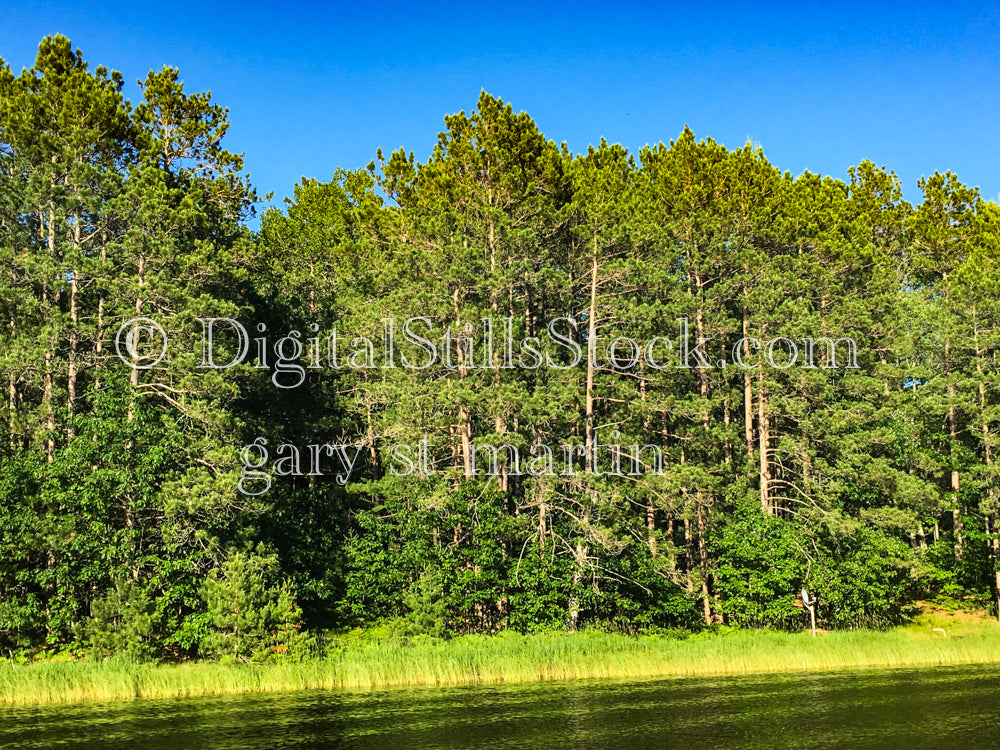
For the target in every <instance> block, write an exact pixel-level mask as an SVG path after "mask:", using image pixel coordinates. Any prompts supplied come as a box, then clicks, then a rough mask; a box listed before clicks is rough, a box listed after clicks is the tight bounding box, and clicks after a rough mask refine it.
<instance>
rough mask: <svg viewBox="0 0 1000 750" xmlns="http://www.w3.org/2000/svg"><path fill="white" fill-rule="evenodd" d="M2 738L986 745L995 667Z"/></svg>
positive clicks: (437, 701)
mask: <svg viewBox="0 0 1000 750" xmlns="http://www.w3.org/2000/svg"><path fill="white" fill-rule="evenodd" d="M0 747H2V748H57V747H72V748H127V747H141V748H151V749H161V750H173V749H174V748H176V749H177V750H181V749H183V750H188V749H189V748H243V749H253V748H343V749H345V750H346V749H347V748H351V749H356V750H367V749H368V748H372V749H374V748H378V749H379V750H384V749H395V748H428V749H429V748H532V749H537V750H545V749H547V748H594V750H598V749H599V750H640V749H641V748H685V749H686V750H688V749H690V750H712V749H714V748H850V749H852V750H854V749H856V748H880V750H891V749H892V748H906V750H914V749H916V748H948V749H949V750H953V749H957V750H961V749H962V748H983V749H986V748H997V747H1000V666H996V665H993V666H989V667H948V668H934V669H897V670H891V671H888V670H880V671H853V672H836V673H796V674H789V675H766V676H765V675H761V676H753V677H725V678H685V679H671V680H655V681H641V682H635V681H630V682H620V681H608V680H600V681H597V680H594V681H575V682H572V681H571V682H556V683H547V684H546V683H541V684H531V685H502V686H470V687H453V688H443V689H413V690H385V691H377V692H361V691H336V692H333V691H308V692H300V693H283V694H273V695H252V696H226V697H219V698H183V699H170V700H145V701H129V702H118V703H100V704H79V705H72V706H47V707H42V708H16V709H11V708H8V709H0Z"/></svg>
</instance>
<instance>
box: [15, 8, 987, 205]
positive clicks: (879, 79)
mask: <svg viewBox="0 0 1000 750" xmlns="http://www.w3.org/2000/svg"><path fill="white" fill-rule="evenodd" d="M142 5H144V4H141V3H138V2H128V3H124V2H115V1H105V2H93V3H88V4H86V5H84V4H79V3H59V2H52V3H41V2H17V3H11V2H4V3H3V6H5V7H2V8H0V18H2V23H0V57H2V58H3V59H4V60H6V61H7V62H8V63H9V64H10V66H11V67H12V68H13V69H14V70H15V71H18V70H20V69H21V68H22V67H24V66H30V65H31V63H32V62H33V60H34V55H35V51H36V49H37V46H38V42H39V41H40V40H41V38H42V37H43V36H45V35H47V34H53V33H62V34H65V35H66V36H68V37H69V38H70V39H72V41H73V43H74V45H76V46H77V47H80V48H81V49H82V51H83V53H84V57H85V58H86V59H87V60H88V61H90V63H91V65H92V66H93V65H97V64H104V65H107V66H108V67H110V68H114V69H117V70H121V71H122V72H123V73H125V76H126V80H127V81H128V83H129V86H128V94H129V96H130V98H131V99H132V100H133V102H135V101H137V100H138V98H139V97H138V88H137V87H136V86H135V80H136V79H137V78H139V77H144V75H145V73H146V71H148V70H149V69H150V68H156V69H159V68H161V67H162V66H163V65H168V64H169V65H173V66H176V67H178V68H180V71H181V77H182V78H183V79H184V81H185V83H186V86H187V89H188V90H189V91H195V90H206V89H207V90H210V91H211V92H212V94H213V99H214V100H215V101H217V102H218V103H220V104H223V105H225V106H227V107H229V109H230V117H231V119H232V123H233V124H232V127H231V129H230V134H229V138H228V146H229V148H230V150H233V151H238V152H244V153H245V154H246V166H247V169H248V171H249V172H250V175H251V180H252V181H253V183H254V185H255V186H256V187H257V188H258V191H259V192H260V193H261V195H263V194H264V193H266V192H269V191H274V192H275V202H276V203H280V201H281V198H282V197H284V196H285V195H288V194H290V193H291V190H292V186H293V185H294V183H295V182H296V181H298V180H299V179H300V178H301V177H302V176H303V175H305V176H309V177H317V178H320V179H328V178H329V177H330V176H331V175H332V173H333V171H334V169H336V168H337V167H346V168H356V167H361V166H364V165H365V164H367V163H368V162H369V161H371V159H373V158H374V155H375V151H376V149H377V148H378V147H382V148H383V150H384V151H386V152H389V151H391V150H393V149H395V148H398V147H400V146H405V147H406V148H407V149H408V150H411V149H412V150H413V151H415V152H416V155H417V158H418V159H423V158H425V157H426V156H427V154H428V153H429V152H430V149H431V148H432V147H433V144H434V142H435V140H436V135H437V133H438V132H439V131H440V130H442V128H443V125H444V123H443V117H444V115H445V114H447V113H452V112H457V111H459V110H463V109H464V110H466V111H469V110H470V109H472V108H473V107H474V106H475V103H476V100H477V98H478V96H479V91H480V89H481V88H482V89H486V91H488V92H489V93H491V94H493V95H496V96H500V97H502V98H503V99H504V100H505V101H509V102H511V103H512V104H513V105H514V107H515V109H517V110H526V111H527V112H528V113H529V114H531V115H532V117H533V118H534V119H535V121H536V122H537V123H538V125H539V127H540V129H541V130H542V131H543V132H544V133H545V134H546V135H547V136H548V137H549V138H551V139H553V140H555V141H557V142H562V141H566V142H567V143H568V145H569V147H570V148H571V149H573V150H574V151H581V150H585V149H586V147H587V145H588V144H590V143H596V142H598V141H599V140H600V139H601V137H602V136H603V137H605V138H607V139H608V140H609V141H611V142H619V143H622V144H623V145H625V146H626V147H628V148H629V149H631V150H633V151H637V150H638V149H639V148H641V147H642V146H643V145H645V144H647V143H656V142H658V141H664V142H668V141H669V140H671V139H672V138H675V137H676V136H677V134H678V133H680V131H681V130H682V129H683V127H684V125H685V124H688V125H690V126H691V128H692V129H693V130H694V132H695V134H696V135H697V136H698V137H699V138H704V137H711V138H713V139H715V140H716V141H719V142H721V143H724V144H725V145H726V146H729V147H739V146H741V145H743V144H744V143H745V142H746V141H747V140H748V139H749V140H751V141H753V142H754V143H755V144H759V145H761V146H762V147H763V148H764V153H765V154H766V155H767V157H768V159H769V160H770V161H771V162H772V163H773V164H775V165H776V166H777V167H779V168H780V169H782V170H790V171H791V172H792V173H793V174H800V173H801V172H802V171H803V170H806V169H808V170H810V171H812V172H819V173H822V174H830V175H833V176H836V177H845V176H846V170H847V168H848V167H849V166H851V165H853V164H857V163H858V162H859V161H861V160H863V159H866V158H867V159H871V160H872V161H874V162H875V163H876V164H879V165H882V164H885V165H887V166H888V167H889V168H891V169H894V170H895V171H896V172H897V174H899V175H900V177H901V178H902V180H903V189H904V194H905V196H906V197H907V198H908V199H909V200H911V201H919V198H920V192H919V190H918V189H917V187H916V181H917V179H918V178H919V177H920V176H921V175H926V174H930V173H932V172H933V171H934V170H935V169H937V170H941V171H944V170H945V169H951V170H952V171H954V172H956V173H957V174H958V175H959V177H960V178H961V179H962V180H963V181H964V182H966V183H967V184H970V185H978V186H979V187H980V189H981V191H982V194H983V195H984V196H985V197H987V198H991V199H994V200H995V199H997V198H998V196H1000V142H998V135H1000V127H998V126H1000V8H998V7H997V6H996V5H995V4H993V3H959V4H957V5H954V6H952V7H950V8H948V7H945V6H944V5H943V4H940V5H939V4H931V3H926V4H920V3H877V2H874V3H873V2H869V3H863V4H862V3H858V4H839V5H837V6H835V7H834V6H833V5H832V4H830V3H816V4H811V3H801V2H800V3H794V4H793V3H789V4H771V5H769V6H767V7H766V8H753V7H751V6H750V5H748V4H746V3H734V4H726V3H717V4H712V3H705V2H700V3H698V2H696V3H678V4H669V3H650V4H644V3H633V4H629V5H628V6H627V7H626V8H624V9H618V8H615V7H612V6H610V5H604V4H597V3H593V4H588V3H575V4H560V5H553V6H551V7H546V6H543V5H541V4H526V3H525V4H522V3H516V2H507V3H490V4H486V5H483V6H482V7H480V8H476V7H474V6H473V5H466V4H462V3H450V2H447V3H446V2H439V3H433V4H427V5H421V4H420V3H416V2H414V3H393V2H383V3H378V4H377V5H372V6H370V7H361V5H360V4H358V3H344V4H340V3H333V4H327V5H326V6H325V7H324V8H315V7H310V5H309V4H306V3H295V2H291V3H278V2H272V3H258V2H253V1H252V0H246V1H244V2H239V3H213V2H207V1H203V2H198V3H189V2H171V3H164V4H159V5H157V6H154V7H152V8H147V7H141V6H142Z"/></svg>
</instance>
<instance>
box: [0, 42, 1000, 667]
mask: <svg viewBox="0 0 1000 750" xmlns="http://www.w3.org/2000/svg"><path fill="white" fill-rule="evenodd" d="M139 86H140V88H141V95H142V100H141V101H140V102H139V103H137V104H133V103H132V102H130V101H128V100H126V99H125V97H124V94H123V87H124V78H123V76H122V74H120V73H118V72H114V71H109V70H108V69H107V68H104V67H94V68H92V67H91V66H89V65H88V64H87V62H85V61H84V59H83V57H82V55H81V52H80V51H79V50H74V48H73V47H72V45H71V44H70V42H69V40H67V39H66V38H64V37H61V36H55V37H49V38H46V39H45V40H43V41H42V43H41V45H40V47H39V50H38V57H37V61H36V63H35V65H34V67H33V68H31V69H30V70H24V71H22V72H21V73H20V74H15V73H14V72H12V71H11V70H10V68H9V66H7V65H6V64H3V63H2V61H0V386H2V390H3V394H2V404H0V412H2V418H0V421H2V428H3V436H2V438H0V649H3V650H4V651H8V650H9V651H11V652H17V651H21V652H25V653H27V652H37V651H40V650H42V649H48V650H50V651H51V650H56V649H63V650H66V649H69V650H72V651H74V652H81V653H82V652H91V653H98V654H112V653H119V652H124V653H128V654H131V655H133V656H137V657H152V658H179V657H184V656H196V655H197V656H203V657H212V656H222V655H230V656H236V657H239V658H243V659H259V658H263V657H264V656H267V655H275V654H282V653H285V654H300V653H304V651H305V650H307V649H310V648H312V647H313V646H314V645H315V644H316V643H317V642H322V638H323V635H324V633H330V632H337V631H344V630H349V629H352V628H358V627H362V628H370V627H375V626H379V627H384V628H388V629H390V630H392V631H393V632H398V633H399V634H400V635H402V636H420V635H423V636H434V637H447V636H448V635H449V634H452V633H470V632H479V633H496V632H499V631H501V630H504V629H513V630H517V631H522V632H525V631H533V630H546V629H568V630H573V629H578V628H584V627H592V628H605V629H613V630H617V631H622V632H626V633H635V632H638V631H661V630H670V629H687V630H693V629H700V628H711V627H717V626H719V625H720V624H725V625H727V626H736V627H771V628H784V629H800V628H802V627H803V626H804V625H805V624H806V623H807V616H806V615H805V614H804V610H803V609H802V608H801V603H800V602H797V596H798V592H799V591H800V590H801V589H802V588H803V587H805V588H807V589H808V590H809V591H810V592H812V593H813V594H814V595H815V596H816V597H817V598H818V610H817V616H818V619H819V622H820V624H821V626H823V627H827V628H853V627H882V626H886V625H890V624H893V623H896V622H901V621H903V620H904V619H905V618H906V617H907V616H908V615H910V614H912V612H913V611H914V608H915V607H916V606H918V605H917V602H921V601H936V602H939V603H947V604H950V605H951V606H956V605H963V606H971V607H984V608H989V609H991V611H993V612H994V613H995V612H996V610H997V595H998V585H1000V504H998V485H997V476H998V472H997V465H996V461H997V458H998V456H997V452H998V433H1000V396H998V394H1000V209H998V206H997V205H996V204H995V203H993V202H989V201H986V200H984V199H983V198H982V197H981V196H980V195H979V194H978V191H977V190H976V189H975V188H970V187H967V186H966V185H964V184H962V183H961V182H960V181H959V178H958V177H957V176H956V175H954V174H952V173H950V172H947V173H945V174H940V173H937V172H935V173H934V174H933V175H931V176H929V177H926V178H924V179H922V180H921V181H920V182H919V183H918V185H917V187H918V188H919V191H920V194H921V201H920V203H919V205H911V204H910V203H908V202H907V201H905V200H904V199H903V197H902V186H901V184H900V181H899V179H898V178H897V177H896V175H895V174H894V173H893V172H891V171H889V170H887V169H886V168H885V167H878V166H876V165H875V164H873V163H871V162H869V161H865V162H862V163H861V164H859V165H857V166H855V167H852V168H850V169H848V170H847V174H846V179H835V178H832V177H828V176H820V175H815V174H810V173H808V172H806V173H804V174H802V175H801V176H798V177H793V176H791V175H790V174H789V173H787V172H785V173H782V172H781V171H779V170H778V169H776V168H775V167H774V166H772V165H771V164H770V163H768V161H767V160H766V158H765V157H764V154H763V152H762V151H761V149H760V148H755V147H753V146H751V145H747V146H744V147H742V148H737V149H727V148H725V147H724V146H722V145H720V144H718V143H715V142H713V141H712V140H710V139H707V140H700V141H699V140H697V139H696V137H695V135H694V134H693V133H692V132H691V131H690V130H689V129H687V128H685V129H684V130H683V131H682V132H681V133H680V134H679V135H678V136H677V137H676V138H675V139H674V140H672V141H670V142H669V144H668V145H665V144H663V143H659V144H656V145H653V146H647V147H646V148H644V149H642V150H641V151H640V152H639V153H637V154H630V153H629V152H628V151H627V150H625V149H624V148H622V147H620V146H618V145H609V144H608V143H606V142H604V141H603V140H602V141H601V142H600V145H599V146H594V147H591V148H589V149H588V150H587V152H586V153H581V154H574V153H572V152H570V150H569V149H568V148H567V147H566V145H565V144H563V145H562V146H560V145H557V144H556V143H555V142H553V141H551V140H548V139H547V138H546V137H545V136H544V135H543V134H542V133H541V132H539V130H538V128H537V126H536V124H535V123H534V122H533V121H532V119H531V118H530V117H529V116H528V115H527V114H525V113H524V112H521V113H517V112H515V110H514V109H513V108H512V107H511V105H510V104H507V103H505V102H503V101H502V100H501V99H498V98H495V97H493V96H491V95H489V94H487V93H485V92H484V93H482V94H481V95H480V96H479V99H478V101H477V102H475V108H474V109H472V110H471V111H470V112H469V113H466V112H464V111H463V112H460V113H458V114H455V115H450V116H446V117H445V118H444V130H443V132H441V133H439V134H438V136H437V140H436V142H435V141H433V139H432V138H429V139H428V142H427V143H426V144H415V145H416V146H417V147H418V148H420V149H422V150H428V151H429V147H430V146H431V145H433V150H432V151H429V152H430V156H429V158H428V159H427V161H426V162H419V161H417V160H416V159H415V157H414V155H413V153H412V152H407V151H405V150H399V151H396V152H394V153H391V154H389V155H388V156H386V155H384V154H383V153H382V152H379V153H378V154H375V155H373V156H374V157H375V159H374V160H373V161H372V163H371V164H369V165H368V166H367V167H364V168H361V169H356V170H353V171H348V170H342V171H338V172H337V173H336V174H334V175H333V176H332V179H331V180H330V181H328V182H319V181H317V180H312V179H303V180H302V181H301V183H300V184H298V185H296V186H295V188H294V195H293V196H292V197H291V198H289V199H287V201H286V205H285V208H284V210H276V209H268V210H267V211H265V212H263V214H262V216H260V222H259V230H257V231H253V230H251V229H250V228H249V226H250V225H254V224H253V222H250V219H251V218H252V217H253V216H254V215H255V211H256V210H257V207H258V206H259V205H260V201H259V199H258V196H257V194H256V193H255V191H254V189H253V187H252V185H251V184H250V182H249V179H248V178H247V177H246V175H245V173H244V171H243V163H242V157H241V156H240V155H237V154H233V153H230V152H229V151H227V150H226V148H225V146H224V140H225V135H226V131H227V128H228V126H229V121H228V112H227V110H226V109H224V108H223V107H222V106H220V105H219V104H217V103H214V102H213V101H212V99H211V97H210V96H209V95H208V94H207V93H193V92H190V91H186V90H185V88H184V85H183V82H182V79H181V76H180V73H179V72H178V71H177V70H176V69H172V68H164V69H163V70H161V71H158V72H150V73H149V74H148V75H147V76H146V77H145V78H144V79H142V80H140V81H139ZM666 127H671V126H669V124H668V125H667V126H666ZM675 132H676V131H675ZM429 135H430V134H429ZM666 135H669V134H666ZM303 167H304V168H308V165H303ZM137 317H143V318H149V319H151V320H153V321H156V322H157V323H158V324H159V325H160V326H162V328H163V330H164V332H165V333H166V336H167V340H168V342H169V346H167V347H166V351H165V356H163V358H162V359H160V360H159V361H158V362H156V364H154V365H153V366H151V367H146V368H140V367H138V366H136V364H137V362H138V359H139V355H140V352H139V348H140V344H142V345H145V344H147V343H149V342H147V341H145V338H143V337H144V336H145V334H143V333H142V332H141V331H140V332H138V333H135V334H129V335H131V336H132V338H130V339H129V340H128V341H126V346H125V347H124V350H125V351H126V353H127V354H128V355H129V356H131V357H132V360H133V361H131V362H130V361H129V356H125V357H123V356H122V355H121V352H122V351H123V348H122V346H121V345H120V344H121V343H122V342H121V338H120V331H121V328H122V325H123V324H124V323H125V322H126V321H129V320H132V319H134V318H137ZM210 318H217V319H229V320H234V321H239V323H240V325H242V326H243V328H244V329H245V331H246V332H247V336H246V337H245V339H241V337H240V336H238V335H237V333H238V330H237V328H236V327H235V326H233V325H232V324H229V323H227V321H225V320H219V321H217V322H216V327H217V330H216V339H215V341H214V347H215V351H214V352H213V353H212V354H213V356H214V358H215V360H216V361H217V362H221V363H224V364H229V363H230V362H234V364H233V365H232V366H225V367H223V366H216V367H205V366H204V364H205V359H204V355H205V352H204V344H205V329H206V320H207V319H210ZM404 329H406V330H404ZM334 331H336V334H335V335H333V337H332V339H331V333H332V332H334ZM407 331H408V333H407ZM685 331H686V332H687V334H688V335H689V337H690V347H689V346H688V344H686V343H682V342H681V338H683V337H682V334H683V333H684V332H685ZM140 334H142V335H140ZM393 334H395V336H396V339H397V340H396V341H395V342H392V341H391V338H392V335H393ZM658 337H659V342H660V343H659V344H658V346H659V348H658V349H657V348H655V347H653V346H652V345H651V346H650V348H646V342H655V341H657V339H658ZM116 339H117V340H116ZM140 339H142V341H140ZM616 339H617V340H618V343H617V344H616V345H613V346H609V344H611V342H614V341H615V340H616ZM247 340H249V353H248V354H247V356H245V357H243V358H241V357H239V356H238V355H239V354H240V353H241V352H240V351H239V350H240V347H241V345H242V344H245V343H247ZM331 340H334V341H336V342H337V346H338V347H339V348H340V351H338V352H333V351H331V347H330V345H329V342H330V341H331ZM423 340H426V342H427V343H425V342H424V341H423ZM771 341H778V342H779V345H778V346H776V347H771V348H770V353H771V354H773V361H771V362H770V363H768V362H765V361H764V356H763V355H764V349H765V348H766V345H767V342H771ZM849 341H853V342H854V344H855V345H856V354H855V353H853V352H850V351H848V349H847V348H842V347H846V346H847V342H849ZM430 342H433V343H434V345H435V346H436V349H435V350H434V351H435V352H436V353H437V354H438V355H440V356H439V357H438V359H437V361H435V362H433V363H432V362H430V359H431V357H430V355H429V352H430V349H429V344H430ZM630 342H638V344H637V345H636V347H633V345H632V344H631V343H630ZM810 342H812V344H815V352H812V353H814V354H816V356H815V358H813V359H814V360H815V361H813V359H810V358H806V357H804V356H803V355H804V354H805V353H806V352H807V350H810V349H811V347H812V344H810ZM393 343H394V345H395V350H394V351H390V349H391V346H392V345H393ZM671 344H672V346H673V348H671ZM793 344H794V347H796V348H795V349H793V346H792V345H793ZM639 345H641V347H639ZM734 347H735V351H734ZM637 348H641V349H642V351H641V352H637V351H636V349H637ZM691 350H694V351H691ZM796 351H797V352H798V355H799V356H798V358H796V357H795V356H794V355H795V353H796ZM639 354H641V355H642V356H638V355H639ZM647 354H649V355H653V354H655V356H646V355H647ZM833 354H836V359H835V360H834V359H832V358H831V356H830V355H833ZM633 355H635V356H633ZM671 355H672V357H673V358H672V359H671ZM821 355H822V356H821ZM737 356H739V357H740V362H742V363H743V364H742V365H737V364H736V362H735V361H734V359H735V358H736V357H737ZM852 357H853V359H854V360H856V361H852ZM237 360H242V361H239V362H237ZM793 360H794V361H793ZM404 362H409V363H410V365H411V366H404ZM665 362H667V363H668V364H664V363H665ZM300 380H301V382H299V381H300ZM564 445H569V446H574V449H573V450H572V451H563V450H561V449H560V446H564ZM615 445H618V446H621V449H620V450H616V449H615V448H613V447H609V446H615ZM310 446H311V447H310ZM327 446H329V447H327ZM336 446H340V447H341V448H342V449H343V450H345V451H349V452H350V457H351V458H355V459H356V462H354V464H353V470H352V472H351V474H350V477H349V480H345V475H344V474H343V473H340V474H339V475H338V471H337V467H338V466H339V464H338V461H337V456H338V455H340V454H338V452H337V451H338V449H337V448H336ZM353 446H357V450H355V449H354V448H353ZM399 446H410V447H411V448H414V450H413V451H411V452H410V453H409V454H407V453H406V452H405V450H404V451H401V450H400V448H399ZM491 446H492V447H493V449H495V452H492V450H491V448H490V447H491ZM543 446H548V447H549V448H551V453H547V452H546V449H545V448H543ZM633 447H634V448H635V450H633ZM324 451H325V453H324ZM344 455H345V456H346V453H345V454H344ZM406 456H409V458H410V460H411V462H412V464H411V465H418V468H422V469H423V470H422V471H411V472H408V471H406V470H401V469H405V468H406V466H407V463H406V461H405V460H402V461H401V460H400V459H403V458H405V457H406ZM661 456H662V471H656V470H650V469H655V468H656V466H655V464H657V463H658V461H659V460H660V457H661ZM279 457H280V458H281V459H282V460H281V462H280V463H279V461H278V459H279ZM320 458H322V461H320V460H319V459H320ZM487 459H488V460H487ZM547 461H549V462H551V464H554V467H552V468H553V470H551V471H529V470H527V466H528V464H529V462H531V463H532V464H533V466H534V467H535V468H538V467H543V468H544V467H546V466H547V465H550V464H547V463H546V462H547ZM320 464H322V468H321V467H320ZM255 482H256V484H254V483H255ZM251 485H252V486H251Z"/></svg>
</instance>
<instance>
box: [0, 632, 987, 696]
mask: <svg viewBox="0 0 1000 750" xmlns="http://www.w3.org/2000/svg"><path fill="white" fill-rule="evenodd" d="M990 662H1000V627H997V626H996V625H992V624H981V625H978V626H975V627H967V628H965V629H964V631H963V634H962V636H961V637H959V638H956V637H947V638H945V637H940V635H935V634H933V633H932V632H931V630H930V628H929V627H926V626H925V627H921V628H899V629H896V630H891V631H885V632H876V631H842V632H833V633H830V634H826V635H820V636H819V637H816V638H813V637H811V636H810V635H809V634H808V633H777V632H764V631H734V632H730V633H728V634H725V635H708V634H705V635H698V636H693V637H690V638H686V639H684V640H680V639H677V638H670V637H664V636H639V637H628V636H624V635H617V634H611V633H601V632H579V633H572V634H568V633H561V634H560V633H555V634H538V635H519V634H515V633H504V634H501V635H499V636H461V637H457V638H453V639H451V640H448V641H424V642H416V643H413V642H410V643H404V642H400V641H398V640H384V641H377V642H372V643H361V644H358V643H355V644H354V645H350V646H345V647H340V648H336V649H334V650H333V652H332V653H330V654H329V655H328V656H325V657H323V658H316V659H311V660H306V661H295V662H293V661H280V660H279V661H275V662H272V663H268V664H263V665H255V664H222V663H216V662H191V663H184V664H175V665H156V664H150V663H139V664H136V663H128V662H125V661H120V660H109V661H86V660H83V661H75V662H60V663H53V662H42V663H35V664H29V665H16V664H13V663H9V664H7V665H2V664H0V705H28V704H44V703H67V702H78V701H107V700H121V699H132V698H163V697H174V696H199V695H220V694H227V693H230V694H231V693H255V692H276V691H289V690H306V689H332V688H363V689H370V688H379V687H389V686H407V685H459V684H469V683H497V682H532V681H539V680H563V679H575V678H617V679H625V678H648V677H666V676H693V675H725V674H749V673H761V672H785V671H792V670H812V671H829V670H837V669H850V668H863V667H913V666H937V665H961V664H983V663H990Z"/></svg>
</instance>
